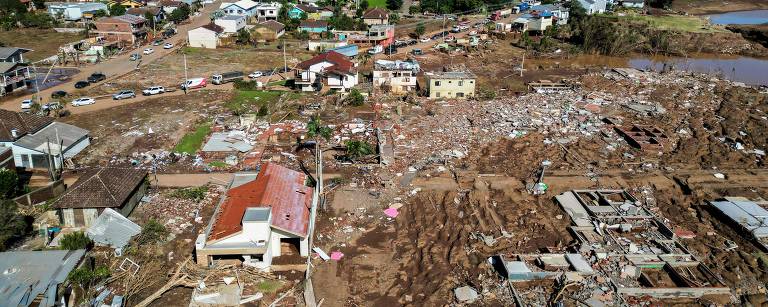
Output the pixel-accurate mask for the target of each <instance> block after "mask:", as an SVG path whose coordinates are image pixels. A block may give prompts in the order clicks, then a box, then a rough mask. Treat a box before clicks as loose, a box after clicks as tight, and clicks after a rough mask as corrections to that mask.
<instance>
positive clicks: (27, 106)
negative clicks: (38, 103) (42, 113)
mask: <svg viewBox="0 0 768 307" xmlns="http://www.w3.org/2000/svg"><path fill="white" fill-rule="evenodd" d="M31 108H32V99H24V100H22V101H21V109H22V110H28V109H31Z"/></svg>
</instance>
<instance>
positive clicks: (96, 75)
mask: <svg viewBox="0 0 768 307" xmlns="http://www.w3.org/2000/svg"><path fill="white" fill-rule="evenodd" d="M106 79H107V75H105V74H102V73H100V72H97V73H93V74H91V76H90V77H88V82H90V83H96V82H99V81H104V80H106Z"/></svg>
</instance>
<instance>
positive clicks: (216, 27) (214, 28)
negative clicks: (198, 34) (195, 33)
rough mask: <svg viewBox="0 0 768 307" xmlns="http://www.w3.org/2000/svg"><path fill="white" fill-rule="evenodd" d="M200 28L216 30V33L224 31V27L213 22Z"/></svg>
mask: <svg viewBox="0 0 768 307" xmlns="http://www.w3.org/2000/svg"><path fill="white" fill-rule="evenodd" d="M200 28H203V29H206V30H211V31H213V32H216V33H222V32H224V28H223V27H221V26H219V25H217V24H214V23H209V24H207V25H204V26H201V27H200ZM198 29H199V28H198Z"/></svg>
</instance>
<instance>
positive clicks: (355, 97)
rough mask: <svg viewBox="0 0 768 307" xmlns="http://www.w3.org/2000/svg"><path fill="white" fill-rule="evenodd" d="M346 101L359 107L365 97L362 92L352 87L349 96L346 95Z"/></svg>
mask: <svg viewBox="0 0 768 307" xmlns="http://www.w3.org/2000/svg"><path fill="white" fill-rule="evenodd" d="M347 103H348V104H350V105H352V106H355V107H359V106H361V105H363V104H364V103H365V97H363V94H360V91H358V90H357V89H356V88H353V89H352V91H350V92H349V96H347Z"/></svg>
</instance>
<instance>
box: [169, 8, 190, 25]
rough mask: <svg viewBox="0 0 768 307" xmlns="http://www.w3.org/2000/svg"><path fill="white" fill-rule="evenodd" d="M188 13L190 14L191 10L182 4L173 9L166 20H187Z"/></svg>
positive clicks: (177, 21)
mask: <svg viewBox="0 0 768 307" xmlns="http://www.w3.org/2000/svg"><path fill="white" fill-rule="evenodd" d="M190 14H192V10H190V9H189V6H187V5H182V6H180V7H179V8H177V9H175V10H173V12H171V14H170V15H168V20H170V21H172V22H173V23H180V22H182V21H184V20H187V18H189V15H190Z"/></svg>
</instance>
